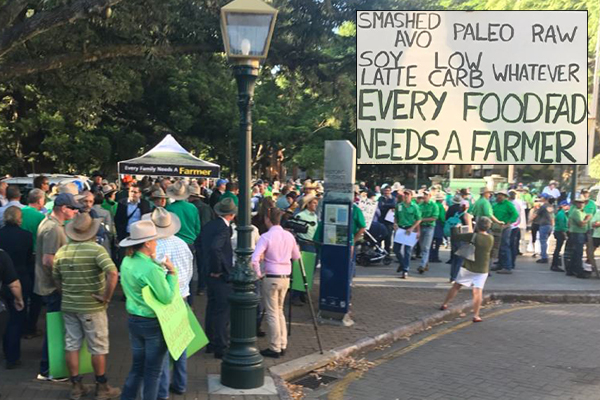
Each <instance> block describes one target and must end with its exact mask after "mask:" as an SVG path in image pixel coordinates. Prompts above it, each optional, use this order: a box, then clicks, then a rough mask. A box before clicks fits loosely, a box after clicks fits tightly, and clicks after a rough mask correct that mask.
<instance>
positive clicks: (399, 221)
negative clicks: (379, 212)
mask: <svg viewBox="0 0 600 400" xmlns="http://www.w3.org/2000/svg"><path fill="white" fill-rule="evenodd" d="M420 223H421V210H420V209H419V206H417V204H416V203H415V202H413V201H412V191H410V190H405V191H404V201H403V202H401V203H398V204H397V205H396V212H395V213H394V230H397V229H398V228H400V229H404V231H405V234H406V235H410V234H411V233H413V232H415V231H417V230H418V228H419V224H420ZM417 233H418V232H417ZM402 247H404V254H401V253H400V250H401V248H402ZM411 253H412V246H408V245H404V246H402V245H401V244H400V243H396V242H394V254H396V257H398V262H399V263H400V265H399V266H398V269H397V270H396V271H397V272H400V271H402V275H401V276H400V277H401V278H402V279H406V278H407V277H408V270H409V268H410V255H411Z"/></svg>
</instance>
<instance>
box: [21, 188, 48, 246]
mask: <svg viewBox="0 0 600 400" xmlns="http://www.w3.org/2000/svg"><path fill="white" fill-rule="evenodd" d="M45 202H46V193H44V191H43V190H41V189H33V190H31V191H30V192H29V194H28V195H27V203H28V204H29V205H28V206H26V207H23V208H22V209H21V212H22V214H23V222H21V228H22V229H25V230H26V231H27V232H31V234H32V235H33V248H34V249H35V248H36V243H37V231H38V226H40V223H41V222H42V221H43V220H44V218H45V216H44V214H43V213H42V210H43V208H44V204H45Z"/></svg>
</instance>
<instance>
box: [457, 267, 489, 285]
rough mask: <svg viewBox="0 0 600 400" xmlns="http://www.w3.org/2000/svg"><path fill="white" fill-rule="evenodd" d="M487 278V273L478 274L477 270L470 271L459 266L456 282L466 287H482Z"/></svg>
mask: <svg viewBox="0 0 600 400" xmlns="http://www.w3.org/2000/svg"><path fill="white" fill-rule="evenodd" d="M487 278H488V273H487V272H486V273H484V274H480V273H477V272H471V271H469V270H468V269H466V268H464V267H461V268H460V271H458V277H457V278H456V283H458V284H459V285H462V286H466V287H471V286H472V287H475V288H477V289H483V286H484V285H485V281H486V280H487Z"/></svg>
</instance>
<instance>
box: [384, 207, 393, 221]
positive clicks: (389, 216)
mask: <svg viewBox="0 0 600 400" xmlns="http://www.w3.org/2000/svg"><path fill="white" fill-rule="evenodd" d="M385 220H386V221H387V222H391V223H392V224H393V223H394V209H393V208H392V209H389V210H388V212H387V214H385Z"/></svg>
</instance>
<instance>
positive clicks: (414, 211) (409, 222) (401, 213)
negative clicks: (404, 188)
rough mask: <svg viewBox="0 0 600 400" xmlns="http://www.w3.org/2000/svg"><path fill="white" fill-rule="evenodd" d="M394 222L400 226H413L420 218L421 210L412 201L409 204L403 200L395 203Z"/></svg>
mask: <svg viewBox="0 0 600 400" xmlns="http://www.w3.org/2000/svg"><path fill="white" fill-rule="evenodd" d="M395 217H396V224H397V225H398V226H399V227H401V228H408V227H411V226H413V225H414V224H415V223H416V222H417V221H420V220H421V210H420V209H419V206H418V205H417V203H415V202H414V201H413V202H411V203H410V204H408V205H407V204H406V203H405V202H402V203H398V204H396V213H395Z"/></svg>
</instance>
